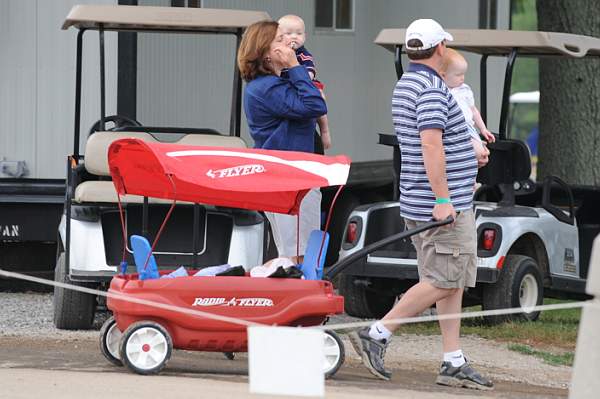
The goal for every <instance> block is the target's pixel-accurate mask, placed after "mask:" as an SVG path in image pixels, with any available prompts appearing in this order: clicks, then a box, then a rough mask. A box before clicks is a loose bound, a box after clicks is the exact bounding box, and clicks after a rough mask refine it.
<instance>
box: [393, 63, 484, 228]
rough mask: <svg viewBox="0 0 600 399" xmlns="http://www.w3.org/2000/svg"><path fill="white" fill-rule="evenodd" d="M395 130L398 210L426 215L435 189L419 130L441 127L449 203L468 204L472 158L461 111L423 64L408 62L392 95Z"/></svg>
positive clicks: (424, 218) (470, 200)
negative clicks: (398, 159)
mask: <svg viewBox="0 0 600 399" xmlns="http://www.w3.org/2000/svg"><path fill="white" fill-rule="evenodd" d="M392 118H393V121H394V130H395V131H396V135H397V136H398V142H399V143H400V153H401V155H402V164H401V172H400V214H401V215H402V216H403V217H405V218H408V219H412V220H418V221H429V220H431V218H432V212H433V207H434V205H435V195H434V194H433V191H432V190H431V184H430V183H429V179H428V178H427V173H426V172H425V165H424V163H423V152H422V148H421V136H420V132H421V131H423V130H426V129H441V130H442V142H443V145H444V153H445V155H446V178H447V181H448V190H449V192H450V199H451V201H452V205H453V206H454V209H455V210H457V211H462V210H467V209H471V207H472V205H473V185H474V184H475V177H476V176H477V159H476V158H475V151H474V150H473V145H472V143H471V138H470V136H469V129H468V126H467V124H466V122H465V118H464V116H463V113H462V111H461V109H460V107H459V106H458V104H457V102H456V100H455V99H454V97H452V94H450V91H449V90H448V87H447V86H446V84H445V83H444V81H443V80H442V78H441V77H440V76H439V75H438V74H437V72H436V71H434V70H433V69H432V68H430V67H428V66H427V65H424V64H418V63H411V64H410V65H409V67H408V70H407V72H405V73H404V74H403V75H402V78H401V79H400V80H399V81H398V83H396V87H395V89H394V95H393V98H392Z"/></svg>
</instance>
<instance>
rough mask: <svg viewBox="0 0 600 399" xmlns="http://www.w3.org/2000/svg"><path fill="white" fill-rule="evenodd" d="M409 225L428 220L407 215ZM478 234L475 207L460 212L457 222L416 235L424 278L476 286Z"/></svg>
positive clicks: (439, 283) (440, 284)
mask: <svg viewBox="0 0 600 399" xmlns="http://www.w3.org/2000/svg"><path fill="white" fill-rule="evenodd" d="M404 221H405V224H406V228H407V229H414V228H415V227H417V226H420V225H422V224H423V223H425V222H418V221H414V220H410V219H404ZM476 237H477V234H476V231H475V215H474V214H473V211H472V210H468V211H462V212H460V213H459V214H458V215H457V216H456V221H455V222H454V225H450V226H443V227H437V228H434V229H431V230H426V231H424V232H422V233H420V234H416V235H414V236H412V242H413V244H414V246H415V248H416V249H417V262H418V265H419V266H418V268H419V279H420V281H427V282H429V283H431V284H432V285H433V286H435V287H438V288H464V287H474V286H475V282H476V279H477V238H476Z"/></svg>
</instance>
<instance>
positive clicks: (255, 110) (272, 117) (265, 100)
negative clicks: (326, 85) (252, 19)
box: [244, 65, 327, 152]
mask: <svg viewBox="0 0 600 399" xmlns="http://www.w3.org/2000/svg"><path fill="white" fill-rule="evenodd" d="M244 112H245V113H246V119H247V120H248V126H249V128H250V134H251V135H252V138H253V139H254V143H255V144H254V147H255V148H263V149H269V150H288V151H304V152H314V134H315V127H316V118H318V117H319V116H321V115H325V114H326V113H327V105H326V104H325V100H323V98H322V97H321V93H320V92H319V89H317V88H316V87H315V85H314V84H313V83H312V81H311V80H310V76H309V75H308V72H307V71H306V68H304V67H303V66H301V65H298V66H295V67H293V68H291V69H289V70H288V77H287V78H280V77H279V76H276V75H259V76H257V77H256V78H255V79H253V80H251V81H250V82H248V83H247V84H246V89H245V91H244Z"/></svg>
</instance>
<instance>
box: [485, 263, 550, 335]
mask: <svg viewBox="0 0 600 399" xmlns="http://www.w3.org/2000/svg"><path fill="white" fill-rule="evenodd" d="M543 301H544V286H543V284H542V274H541V272H540V269H539V267H538V264H537V262H536V261H535V260H534V259H533V258H530V257H528V256H523V255H508V256H507V257H506V260H505V261H504V266H503V267H502V272H501V273H500V278H499V279H498V281H496V283H495V284H488V285H486V286H485V287H484V288H483V310H495V309H507V308H518V307H521V306H524V307H527V306H533V305H541V304H542V303H543ZM539 316H540V312H523V313H514V314H508V315H501V316H486V317H485V318H484V319H485V321H486V322H487V323H490V324H498V323H501V322H504V321H514V320H529V321H535V320H537V318H538V317H539Z"/></svg>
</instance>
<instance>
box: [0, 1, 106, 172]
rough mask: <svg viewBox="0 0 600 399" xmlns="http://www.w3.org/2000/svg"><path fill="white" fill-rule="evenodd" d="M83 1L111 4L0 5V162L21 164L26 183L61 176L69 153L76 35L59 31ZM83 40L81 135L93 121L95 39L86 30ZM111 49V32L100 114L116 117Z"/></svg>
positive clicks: (95, 107)
mask: <svg viewBox="0 0 600 399" xmlns="http://www.w3.org/2000/svg"><path fill="white" fill-rule="evenodd" d="M83 3H91V4H101V3H106V4H114V3H115V1H114V0H111V1H108V0H53V1H47V0H3V1H0V49H1V52H2V56H0V87H1V89H0V160H1V159H2V158H3V157H5V158H6V159H7V160H10V161H19V160H23V161H26V163H27V167H28V169H29V172H30V173H29V176H27V177H34V178H64V176H65V171H66V156H67V154H69V153H71V152H72V151H73V150H72V146H73V144H72V143H73V138H72V136H73V120H74V119H73V118H74V112H73V111H74V98H75V44H76V43H75V42H76V31H75V30H74V29H71V30H69V31H63V30H61V29H60V27H61V25H62V23H63V21H64V19H65V17H66V16H67V14H68V13H69V10H70V9H71V7H72V6H73V5H75V4H83ZM84 42H85V43H84V50H85V52H84V67H83V97H82V130H83V131H86V132H87V129H88V128H89V127H90V126H91V124H92V123H93V122H94V121H96V120H97V119H99V115H100V105H99V104H100V101H99V98H100V95H99V73H98V68H99V67H98V63H99V50H98V35H97V34H95V33H94V32H88V33H86V35H84ZM116 43H117V36H116V34H114V33H113V34H107V36H106V49H107V54H106V56H107V58H106V65H107V75H106V79H107V113H115V111H116V87H117V82H116V51H117V46H116ZM86 45H87V48H86V47H85V46H86ZM2 176H3V175H2V174H0V177H2ZM4 177H6V176H4Z"/></svg>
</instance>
